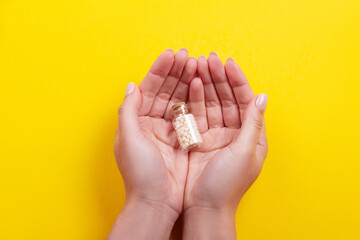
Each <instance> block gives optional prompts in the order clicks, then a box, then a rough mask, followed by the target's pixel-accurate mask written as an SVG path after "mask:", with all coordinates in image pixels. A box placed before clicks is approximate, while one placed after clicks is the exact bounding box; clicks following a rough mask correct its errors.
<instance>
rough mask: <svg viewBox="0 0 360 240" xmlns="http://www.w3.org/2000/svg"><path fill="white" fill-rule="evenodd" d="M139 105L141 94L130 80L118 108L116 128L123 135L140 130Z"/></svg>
mask: <svg viewBox="0 0 360 240" xmlns="http://www.w3.org/2000/svg"><path fill="white" fill-rule="evenodd" d="M140 105H141V94H140V90H139V88H138V87H137V86H136V85H135V84H134V83H133V82H130V83H129V84H128V85H127V87H126V92H125V98H124V100H123V102H122V104H121V106H120V107H119V110H118V115H119V116H118V117H119V122H118V128H119V129H118V130H119V131H121V132H122V134H124V135H125V136H130V135H128V134H127V133H132V135H133V133H134V131H135V132H138V131H140V128H139V109H140Z"/></svg>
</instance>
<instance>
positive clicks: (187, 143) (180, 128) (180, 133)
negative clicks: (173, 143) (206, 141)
mask: <svg viewBox="0 0 360 240" xmlns="http://www.w3.org/2000/svg"><path fill="white" fill-rule="evenodd" d="M171 110H172V116H173V121H172V123H173V126H174V129H175V132H176V134H177V138H178V141H179V144H180V146H181V148H182V149H183V150H184V151H191V150H195V149H197V148H199V147H200V146H201V144H202V143H203V140H202V138H201V135H200V132H199V130H198V127H197V125H196V121H195V118H194V115H192V114H191V113H190V112H189V106H188V105H187V104H186V103H185V102H179V103H175V104H174V105H173V106H172V107H171Z"/></svg>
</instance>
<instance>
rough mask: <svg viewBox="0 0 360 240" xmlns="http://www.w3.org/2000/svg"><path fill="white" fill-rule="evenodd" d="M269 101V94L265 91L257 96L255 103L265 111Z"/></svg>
mask: <svg viewBox="0 0 360 240" xmlns="http://www.w3.org/2000/svg"><path fill="white" fill-rule="evenodd" d="M267 102H268V96H267V95H266V94H265V93H261V94H259V95H258V96H257V98H256V102H255V105H256V107H257V108H258V109H260V110H261V111H265V109H266V105H267Z"/></svg>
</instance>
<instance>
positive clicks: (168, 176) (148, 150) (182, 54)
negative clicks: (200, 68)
mask: <svg viewBox="0 0 360 240" xmlns="http://www.w3.org/2000/svg"><path fill="white" fill-rule="evenodd" d="M195 73H196V59H195V58H188V53H187V51H185V50H180V51H179V52H178V53H176V55H175V56H174V53H173V52H172V51H170V50H167V51H165V52H163V53H162V54H161V55H160V56H159V57H158V59H157V60H156V61H155V62H154V64H153V65H152V67H151V69H150V71H149V72H148V74H147V75H146V77H145V78H144V80H143V81H142V82H141V84H140V86H139V88H140V90H141V99H142V100H141V104H140V106H139V110H138V118H139V121H138V123H139V127H140V131H141V133H142V134H143V135H144V136H145V138H143V139H145V141H143V142H141V143H138V144H139V145H141V146H140V148H141V152H143V153H144V157H143V158H145V159H152V160H151V164H150V166H149V167H147V170H146V171H147V174H148V175H149V176H151V179H148V181H149V182H151V183H152V184H151V189H152V190H151V191H152V192H153V194H155V195H160V194H161V195H165V198H166V202H167V203H168V204H169V205H170V206H171V207H172V208H174V209H175V210H176V211H178V212H181V209H182V206H183V205H182V204H183V195H184V188H185V181H186V174H187V168H188V154H187V153H185V152H183V151H181V150H180V149H179V148H178V143H177V138H176V134H175V132H174V129H173V127H172V122H171V115H170V107H171V105H172V104H173V103H175V102H176V101H186V99H187V96H188V94H187V93H188V85H189V83H190V81H191V79H192V78H193V77H194V75H195ZM177 86H181V87H177ZM139 150H140V149H139ZM139 154H140V153H139ZM144 161H147V162H149V160H144ZM146 186H147V188H149V189H150V186H149V184H148V185H146ZM146 186H145V187H146ZM154 189H155V190H156V189H157V191H156V192H154ZM159 189H160V190H159Z"/></svg>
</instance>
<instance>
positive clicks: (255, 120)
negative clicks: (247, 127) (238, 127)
mask: <svg viewBox="0 0 360 240" xmlns="http://www.w3.org/2000/svg"><path fill="white" fill-rule="evenodd" d="M251 124H252V125H253V126H254V127H255V128H256V129H257V130H259V131H260V130H261V129H262V127H263V121H262V119H258V118H252V119H251Z"/></svg>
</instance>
